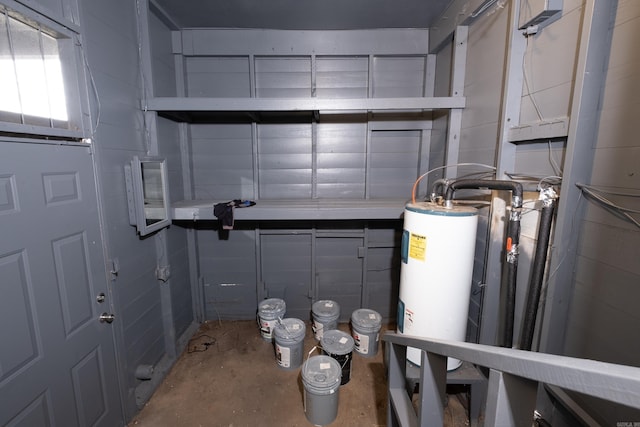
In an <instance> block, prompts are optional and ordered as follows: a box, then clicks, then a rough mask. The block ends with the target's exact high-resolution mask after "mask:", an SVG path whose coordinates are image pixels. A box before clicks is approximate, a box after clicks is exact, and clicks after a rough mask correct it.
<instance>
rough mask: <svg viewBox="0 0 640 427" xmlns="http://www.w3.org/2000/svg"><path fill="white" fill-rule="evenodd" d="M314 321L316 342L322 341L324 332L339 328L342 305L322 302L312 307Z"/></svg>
mask: <svg viewBox="0 0 640 427" xmlns="http://www.w3.org/2000/svg"><path fill="white" fill-rule="evenodd" d="M311 317H312V320H313V334H314V336H315V338H316V340H318V341H320V340H322V336H323V334H324V331H329V330H331V329H337V328H338V318H339V317H340V305H338V303H337V302H335V301H331V300H320V301H316V302H315V303H313V305H312V306H311Z"/></svg>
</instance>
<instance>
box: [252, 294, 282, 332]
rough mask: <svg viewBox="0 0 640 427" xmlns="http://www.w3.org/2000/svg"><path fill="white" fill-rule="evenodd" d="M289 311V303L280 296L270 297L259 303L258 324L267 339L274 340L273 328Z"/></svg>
mask: <svg viewBox="0 0 640 427" xmlns="http://www.w3.org/2000/svg"><path fill="white" fill-rule="evenodd" d="M286 311H287V304H286V303H285V302H284V300H282V299H280V298H268V299H265V300H262V301H260V303H259V304H258V325H259V327H260V335H261V336H262V338H263V339H264V340H265V341H273V328H274V327H275V325H276V322H277V321H278V319H282V318H283V317H284V314H285V313H286Z"/></svg>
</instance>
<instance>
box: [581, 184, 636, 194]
mask: <svg viewBox="0 0 640 427" xmlns="http://www.w3.org/2000/svg"><path fill="white" fill-rule="evenodd" d="M579 185H580V186H581V187H584V188H588V189H589V190H593V191H599V192H600V193H606V194H611V195H613V196H626V197H640V193H628V192H626V191H613V190H607V189H604V188H599V187H596V186H593V185H588V184H579ZM579 188H580V187H579Z"/></svg>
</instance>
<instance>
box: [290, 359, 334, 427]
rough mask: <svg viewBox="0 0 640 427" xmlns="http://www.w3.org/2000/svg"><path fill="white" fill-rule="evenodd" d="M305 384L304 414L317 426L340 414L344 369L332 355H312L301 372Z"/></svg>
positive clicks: (303, 365) (328, 422)
mask: <svg viewBox="0 0 640 427" xmlns="http://www.w3.org/2000/svg"><path fill="white" fill-rule="evenodd" d="M300 375H301V377H302V384H303V385H304V391H303V392H304V414H305V416H306V417H307V420H309V422H310V423H311V424H313V425H316V426H325V425H327V424H331V423H332V422H333V421H335V419H336V417H337V416H338V401H339V391H340V379H341V377H342V369H341V367H340V364H339V363H338V361H336V360H335V359H334V358H332V357H330V356H324V355H319V356H311V357H310V358H309V359H307V360H306V361H305V362H304V363H303V364H302V369H301V372H300Z"/></svg>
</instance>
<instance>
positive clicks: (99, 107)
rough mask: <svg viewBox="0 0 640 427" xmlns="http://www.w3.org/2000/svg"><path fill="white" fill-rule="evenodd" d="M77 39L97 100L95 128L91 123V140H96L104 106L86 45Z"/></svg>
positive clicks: (77, 36)
mask: <svg viewBox="0 0 640 427" xmlns="http://www.w3.org/2000/svg"><path fill="white" fill-rule="evenodd" d="M75 39H76V46H78V47H79V48H80V54H81V56H82V61H83V62H84V66H85V68H86V70H87V74H88V75H89V81H90V82H91V90H92V91H93V94H94V96H95V100H96V124H95V126H94V125H93V123H90V126H91V129H90V132H91V139H92V140H94V139H95V137H96V133H97V132H98V126H99V125H100V114H101V112H102V104H100V95H99V94H98V87H97V86H96V81H95V79H94V78H93V72H92V71H91V67H90V66H89V60H88V59H87V53H86V51H85V49H84V45H83V44H82V41H81V40H80V36H79V35H76V36H75Z"/></svg>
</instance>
